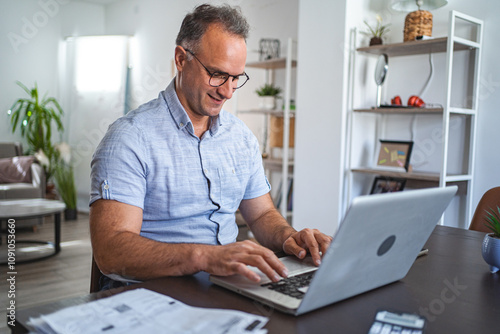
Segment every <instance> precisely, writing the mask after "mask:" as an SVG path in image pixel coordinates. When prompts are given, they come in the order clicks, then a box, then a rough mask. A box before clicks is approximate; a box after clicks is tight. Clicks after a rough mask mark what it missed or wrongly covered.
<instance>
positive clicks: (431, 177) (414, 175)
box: [351, 168, 472, 182]
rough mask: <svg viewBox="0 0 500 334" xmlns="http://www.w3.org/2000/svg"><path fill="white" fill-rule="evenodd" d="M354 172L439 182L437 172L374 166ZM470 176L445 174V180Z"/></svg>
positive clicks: (469, 178)
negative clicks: (408, 171)
mask: <svg viewBox="0 0 500 334" xmlns="http://www.w3.org/2000/svg"><path fill="white" fill-rule="evenodd" d="M351 171H352V172H354V173H364V174H375V175H380V176H385V177H394V178H401V179H407V180H418V181H431V182H439V173H422V172H410V173H405V172H393V171H389V170H383V169H374V168H354V169H352V170H351ZM471 179H472V176H470V175H448V176H446V182H464V181H470V180H471Z"/></svg>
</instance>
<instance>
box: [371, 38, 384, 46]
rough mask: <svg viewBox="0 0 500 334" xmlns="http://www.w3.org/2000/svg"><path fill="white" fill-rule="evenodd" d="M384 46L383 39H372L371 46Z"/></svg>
mask: <svg viewBox="0 0 500 334" xmlns="http://www.w3.org/2000/svg"><path fill="white" fill-rule="evenodd" d="M381 44H382V38H380V37H372V38H371V39H370V46H372V45H381Z"/></svg>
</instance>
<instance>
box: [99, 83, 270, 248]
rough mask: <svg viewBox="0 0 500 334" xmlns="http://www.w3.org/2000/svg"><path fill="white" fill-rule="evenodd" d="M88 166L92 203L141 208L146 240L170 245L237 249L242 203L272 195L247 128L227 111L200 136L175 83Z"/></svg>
mask: <svg viewBox="0 0 500 334" xmlns="http://www.w3.org/2000/svg"><path fill="white" fill-rule="evenodd" d="M91 167H92V172H91V194H90V204H92V203H93V202H94V201H96V200H98V199H101V198H102V199H110V200H116V201H119V202H122V203H126V204H130V205H134V206H137V207H139V208H142V209H143V223H142V227H141V235H142V236H144V237H147V238H150V239H154V240H158V241H162V242H169V243H202V244H212V245H216V244H228V243H231V242H234V241H235V240H236V236H237V234H238V228H237V226H236V222H235V212H236V210H237V209H238V207H239V205H240V202H241V200H242V199H251V198H256V197H259V196H262V195H264V194H266V193H268V192H269V191H270V189H271V187H270V185H269V182H268V181H267V179H266V176H265V173H264V169H263V166H262V158H261V154H260V150H259V144H258V142H257V139H256V138H255V136H254V135H253V134H252V132H251V131H250V130H249V129H248V128H247V127H246V125H245V124H244V123H243V122H242V121H241V120H240V119H238V118H237V117H235V116H233V115H232V114H230V113H228V112H226V111H224V110H222V111H221V112H220V114H219V116H218V117H216V118H212V124H211V127H210V130H208V131H206V132H205V134H204V135H203V136H202V138H201V139H200V138H198V137H196V136H195V135H194V129H193V125H192V123H191V120H190V119H189V117H188V115H187V114H186V112H185V110H184V108H183V107H182V105H181V103H180V102H179V99H178V97H177V94H176V92H175V85H174V81H172V82H171V83H170V85H169V86H168V87H167V89H166V90H165V91H163V92H161V93H160V94H159V96H158V98H157V99H154V100H152V101H150V102H148V103H146V104H143V105H141V106H140V107H139V108H138V109H136V110H134V111H131V112H129V113H128V114H127V115H125V116H123V117H121V118H120V119H118V120H117V121H115V122H114V123H113V124H112V125H111V126H110V127H109V129H108V131H107V133H106V135H105V136H104V138H103V140H102V141H101V143H100V144H99V146H98V147H97V149H96V151H95V153H94V156H93V159H92V163H91Z"/></svg>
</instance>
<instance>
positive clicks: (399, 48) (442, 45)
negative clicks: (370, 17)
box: [357, 37, 474, 57]
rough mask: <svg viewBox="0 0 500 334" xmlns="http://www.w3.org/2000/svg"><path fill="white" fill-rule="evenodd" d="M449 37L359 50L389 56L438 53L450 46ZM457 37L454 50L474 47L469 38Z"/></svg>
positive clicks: (359, 49) (374, 46)
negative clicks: (458, 38)
mask: <svg viewBox="0 0 500 334" xmlns="http://www.w3.org/2000/svg"><path fill="white" fill-rule="evenodd" d="M447 43H448V38H447V37H440V38H434V39H426V40H422V41H411V42H403V43H395V44H385V45H384V44H382V45H373V46H368V47H362V48H358V49H357V50H358V51H360V52H365V53H369V54H374V55H381V54H383V53H385V54H387V55H388V56H389V57H399V56H411V55H421V54H428V53H438V52H446V49H447V46H448V44H447ZM463 43H464V44H462V43H461V40H457V39H455V43H453V45H454V50H455V51H460V50H469V49H471V48H474V45H473V44H472V43H471V42H470V41H467V40H463Z"/></svg>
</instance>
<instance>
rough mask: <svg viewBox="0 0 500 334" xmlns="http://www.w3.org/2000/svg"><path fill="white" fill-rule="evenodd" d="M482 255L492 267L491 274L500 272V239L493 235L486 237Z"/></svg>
mask: <svg viewBox="0 0 500 334" xmlns="http://www.w3.org/2000/svg"><path fill="white" fill-rule="evenodd" d="M482 253H483V259H484V261H486V263H487V264H489V265H490V271H491V273H496V272H497V271H498V270H500V239H498V238H495V237H494V236H493V233H489V234H486V235H485V236H484V240H483V247H482Z"/></svg>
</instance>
